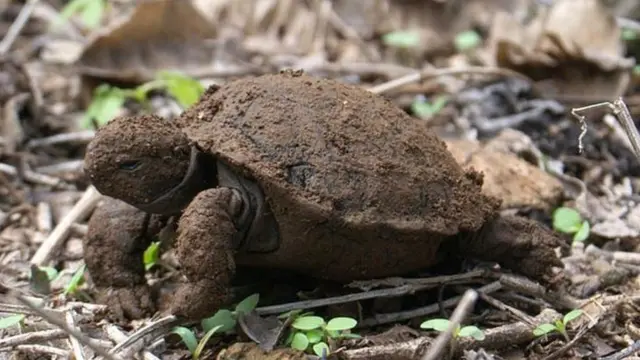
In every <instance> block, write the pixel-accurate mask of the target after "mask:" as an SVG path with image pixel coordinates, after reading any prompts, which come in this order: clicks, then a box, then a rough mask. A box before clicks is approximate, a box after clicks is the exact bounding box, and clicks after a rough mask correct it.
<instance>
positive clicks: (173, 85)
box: [81, 71, 205, 129]
mask: <svg viewBox="0 0 640 360" xmlns="http://www.w3.org/2000/svg"><path fill="white" fill-rule="evenodd" d="M153 90H166V91H167V92H168V93H169V95H171V96H172V97H173V98H174V99H176V101H177V102H178V103H179V104H180V106H181V107H182V108H183V109H186V108H188V107H190V106H191V105H193V104H195V103H196V102H197V101H198V100H199V99H200V97H201V96H202V94H203V93H204V90H205V89H204V87H203V86H202V84H200V82H199V81H197V80H195V79H192V78H190V77H188V76H186V75H183V74H181V73H179V72H175V71H159V72H158V73H157V74H156V78H155V79H154V80H152V81H149V82H146V83H144V84H141V85H140V86H138V87H136V88H133V89H121V88H118V87H114V86H110V85H108V84H102V85H100V86H98V87H96V89H95V90H94V93H93V99H92V100H91V103H90V104H89V106H88V108H87V111H86V112H85V114H84V116H83V118H82V124H81V125H82V127H84V128H87V129H88V128H91V127H92V124H93V121H95V122H96V124H97V125H98V126H102V125H104V124H106V123H107V122H109V121H110V120H111V119H113V118H114V117H115V116H116V115H118V113H119V112H120V111H121V110H122V107H123V106H124V104H125V102H126V101H127V100H128V99H131V100H134V101H137V102H139V103H141V104H143V105H144V106H145V107H147V106H148V100H149V98H148V97H149V93H150V92H151V91H153Z"/></svg>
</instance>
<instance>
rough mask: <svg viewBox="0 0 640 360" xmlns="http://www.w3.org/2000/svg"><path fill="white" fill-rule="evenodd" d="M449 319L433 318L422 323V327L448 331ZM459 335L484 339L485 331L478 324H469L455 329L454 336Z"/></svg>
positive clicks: (457, 336) (455, 337)
mask: <svg viewBox="0 0 640 360" xmlns="http://www.w3.org/2000/svg"><path fill="white" fill-rule="evenodd" d="M450 323H451V322H450V321H449V319H431V320H427V321H425V322H423V323H422V324H420V328H421V329H424V330H429V329H431V330H436V331H439V332H443V331H447V329H448V328H449V325H450ZM459 337H472V338H474V339H476V340H484V332H482V330H480V329H479V328H478V327H477V326H473V325H468V326H465V327H461V326H460V325H458V327H457V328H456V329H455V330H454V331H453V338H454V339H457V338H459Z"/></svg>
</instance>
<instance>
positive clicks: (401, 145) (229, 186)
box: [84, 70, 562, 320]
mask: <svg viewBox="0 0 640 360" xmlns="http://www.w3.org/2000/svg"><path fill="white" fill-rule="evenodd" d="M85 172H86V174H87V175H88V177H89V179H90V181H91V183H92V184H93V185H94V186H95V188H96V189H97V190H98V191H99V192H100V193H102V194H103V195H104V196H105V199H106V200H105V202H104V204H103V205H102V206H100V207H98V209H97V210H95V211H94V214H93V215H92V216H91V219H90V221H89V231H88V234H87V236H86V238H85V243H84V245H85V260H86V264H87V266H88V270H89V272H90V274H91V276H92V278H93V281H94V283H95V285H96V287H97V288H98V289H100V291H101V292H102V293H103V294H105V295H104V296H102V299H101V300H99V301H104V302H107V303H108V304H109V305H111V306H112V308H113V309H114V310H115V311H117V313H118V314H119V315H120V316H125V317H127V318H139V317H142V316H145V315H146V314H148V313H149V312H151V311H155V310H154V309H156V307H157V306H156V305H155V302H156V301H155V300H154V298H153V296H152V295H151V294H150V290H149V287H148V285H147V283H146V281H145V277H144V267H143V264H142V253H143V252H144V250H145V248H146V247H147V246H148V245H149V243H150V241H152V239H153V236H154V235H156V234H158V233H160V232H162V231H163V229H165V230H166V229H173V230H175V236H176V239H175V242H176V243H175V251H176V255H177V258H178V260H179V262H180V271H181V273H182V274H183V275H184V276H183V280H182V281H183V282H182V283H181V284H180V285H179V286H180V288H179V289H178V290H176V291H175V292H174V293H173V294H172V299H171V300H170V301H169V302H168V304H169V305H167V306H166V307H165V309H166V311H167V312H169V313H171V314H173V315H175V316H177V317H180V318H185V319H191V320H193V319H201V318H202V317H204V316H207V315H209V314H211V313H213V312H215V311H216V310H217V309H218V308H219V307H221V306H223V305H225V304H227V303H228V302H229V301H230V298H231V292H230V282H231V280H232V279H233V277H234V274H235V271H236V266H251V267H257V268H261V267H262V268H277V269H285V270H292V271H295V272H299V273H303V274H310V275H312V276H315V277H317V278H320V279H326V280H331V281H335V282H338V283H345V282H349V281H353V280H362V279H374V278H381V277H388V276H397V275H401V274H407V273H409V272H412V271H418V270H420V269H426V268H429V267H430V266H432V265H434V264H436V263H438V262H439V261H441V260H442V259H443V258H447V257H448V256H450V255H461V256H463V257H469V258H474V259H479V260H485V261H496V262H498V263H499V264H500V265H502V266H503V267H505V268H508V269H512V270H514V271H516V272H518V273H520V274H523V275H526V276H530V277H532V278H534V279H536V280H540V281H548V280H549V279H550V278H552V277H553V275H554V274H553V273H552V270H551V269H552V268H554V267H561V266H562V263H561V262H560V261H559V259H558V257H557V256H556V255H555V252H554V248H555V247H557V246H559V245H560V244H561V240H560V239H559V238H558V237H556V235H555V234H554V233H553V232H552V231H551V230H549V229H548V228H547V227H545V226H543V225H542V224H539V223H537V222H535V221H533V220H529V219H526V218H524V217H518V216H504V215H500V213H499V208H500V200H498V199H496V198H494V197H491V196H488V195H486V194H484V193H483V192H482V191H481V188H482V174H481V173H479V172H477V171H475V170H473V169H467V170H463V169H462V168H461V166H460V165H459V164H458V163H456V161H455V160H454V158H453V157H452V155H451V154H450V153H449V152H448V150H447V148H446V145H445V143H444V142H443V141H442V140H441V139H440V138H438V137H437V135H436V134H435V133H434V132H433V131H432V130H430V129H429V128H428V127H427V126H426V125H425V123H424V122H423V121H422V120H419V119H417V118H415V117H412V116H410V115H408V114H407V113H405V112H404V111H403V110H402V109H400V108H399V107H397V106H395V105H394V104H393V103H391V102H390V101H388V100H386V99H384V98H383V97H381V96H379V95H375V94H373V93H371V92H369V91H366V90H365V89H363V88H361V87H359V86H356V85H348V84H345V83H342V82H340V81H338V80H331V79H324V78H318V77H314V76H310V75H307V74H304V73H303V72H301V71H292V70H287V71H281V72H279V73H274V74H267V75H261V76H249V77H244V78H240V79H236V80H233V81H229V82H227V83H226V84H224V85H222V86H217V85H212V86H210V87H208V88H207V89H206V91H205V93H204V94H203V96H202V97H201V99H200V100H199V102H198V103H196V104H195V105H193V106H192V107H190V108H189V109H187V110H185V111H184V112H183V113H182V114H181V115H180V116H179V117H177V118H175V119H173V120H166V119H163V118H160V117H158V116H155V115H137V116H121V117H117V118H115V119H113V120H111V121H110V122H109V123H107V124H106V125H105V126H103V127H102V128H100V129H98V131H97V132H96V135H95V137H94V139H93V140H92V141H91V142H90V144H89V145H88V146H87V149H86V155H85ZM171 224H173V225H171ZM171 226H173V227H171Z"/></svg>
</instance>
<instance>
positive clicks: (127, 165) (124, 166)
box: [118, 160, 140, 171]
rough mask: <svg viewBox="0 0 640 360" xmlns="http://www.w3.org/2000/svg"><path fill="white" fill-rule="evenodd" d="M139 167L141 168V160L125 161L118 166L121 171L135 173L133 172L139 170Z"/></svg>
mask: <svg viewBox="0 0 640 360" xmlns="http://www.w3.org/2000/svg"><path fill="white" fill-rule="evenodd" d="M138 166H140V161H139V160H130V161H123V162H121V163H120V165H118V167H119V168H120V169H121V170H126V171H133V170H135V169H137V168H138Z"/></svg>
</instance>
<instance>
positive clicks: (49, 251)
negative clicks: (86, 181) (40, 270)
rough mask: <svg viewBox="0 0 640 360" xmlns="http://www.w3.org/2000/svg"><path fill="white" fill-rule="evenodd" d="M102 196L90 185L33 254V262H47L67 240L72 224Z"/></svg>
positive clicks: (87, 213)
mask: <svg viewBox="0 0 640 360" xmlns="http://www.w3.org/2000/svg"><path fill="white" fill-rule="evenodd" d="M101 198H102V195H101V194H100V193H99V192H98V191H97V190H96V189H95V188H94V187H93V186H89V187H88V188H87V190H86V191H85V192H84V194H83V195H82V197H81V198H80V200H79V201H78V202H77V203H76V204H75V205H74V206H73V208H72V209H71V211H69V213H68V214H67V215H65V217H64V218H62V220H61V221H60V223H59V224H58V225H57V226H56V227H55V229H53V231H52V232H51V234H49V236H48V237H47V239H45V241H44V242H43V243H42V245H40V248H38V250H37V251H36V253H35V254H34V255H33V258H32V259H31V263H32V264H34V265H37V266H42V265H44V264H46V263H47V262H48V261H49V260H50V259H51V257H52V256H53V255H54V253H55V252H56V251H57V250H58V249H59V248H60V246H61V245H62V243H63V242H64V241H65V240H66V238H67V235H69V231H70V229H71V224H73V223H74V222H76V221H78V220H82V219H84V218H86V217H87V216H88V215H89V213H91V211H93V208H94V207H95V206H96V204H97V203H98V201H100V199H101Z"/></svg>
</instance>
